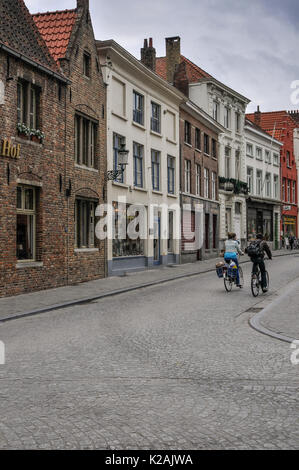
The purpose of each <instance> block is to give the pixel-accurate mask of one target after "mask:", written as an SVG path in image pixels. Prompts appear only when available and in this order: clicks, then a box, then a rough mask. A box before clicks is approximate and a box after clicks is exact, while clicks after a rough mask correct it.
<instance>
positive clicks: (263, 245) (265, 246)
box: [260, 240, 272, 259]
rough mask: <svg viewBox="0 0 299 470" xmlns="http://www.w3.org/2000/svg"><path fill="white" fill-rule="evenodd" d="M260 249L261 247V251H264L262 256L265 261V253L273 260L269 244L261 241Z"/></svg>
mask: <svg viewBox="0 0 299 470" xmlns="http://www.w3.org/2000/svg"><path fill="white" fill-rule="evenodd" d="M260 247H261V251H262V256H261V257H262V258H263V259H264V257H265V253H266V254H267V256H268V258H269V259H272V253H271V250H270V247H269V245H268V243H267V242H265V241H264V240H261V244H260Z"/></svg>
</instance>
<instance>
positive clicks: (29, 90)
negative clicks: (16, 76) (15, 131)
mask: <svg viewBox="0 0 299 470" xmlns="http://www.w3.org/2000/svg"><path fill="white" fill-rule="evenodd" d="M39 111H40V88H38V87H36V86H35V85H32V84H31V83H29V82H26V81H25V80H19V82H18V85H17V116H18V123H20V124H25V125H26V126H27V127H29V128H30V129H38V130H40V122H39Z"/></svg>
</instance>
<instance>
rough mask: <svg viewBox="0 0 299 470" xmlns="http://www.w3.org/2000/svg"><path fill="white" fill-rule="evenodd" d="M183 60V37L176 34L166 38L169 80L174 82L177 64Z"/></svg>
mask: <svg viewBox="0 0 299 470" xmlns="http://www.w3.org/2000/svg"><path fill="white" fill-rule="evenodd" d="M180 62H181V38H180V37H179V36H175V37H172V38H166V70H167V81H168V82H169V83H173V82H174V74H175V70H176V66H177V65H179V64H180Z"/></svg>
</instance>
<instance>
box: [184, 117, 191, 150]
mask: <svg viewBox="0 0 299 470" xmlns="http://www.w3.org/2000/svg"><path fill="white" fill-rule="evenodd" d="M185 143H186V144H189V145H191V124H190V122H188V121H185Z"/></svg>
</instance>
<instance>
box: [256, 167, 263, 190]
mask: <svg viewBox="0 0 299 470" xmlns="http://www.w3.org/2000/svg"><path fill="white" fill-rule="evenodd" d="M262 186H263V172H262V171H261V170H256V194H257V195H258V196H261V195H262Z"/></svg>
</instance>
